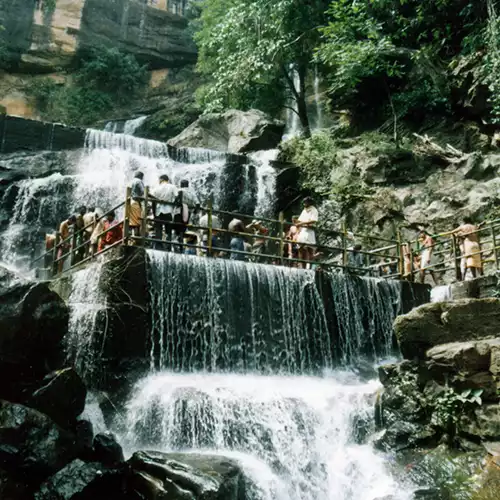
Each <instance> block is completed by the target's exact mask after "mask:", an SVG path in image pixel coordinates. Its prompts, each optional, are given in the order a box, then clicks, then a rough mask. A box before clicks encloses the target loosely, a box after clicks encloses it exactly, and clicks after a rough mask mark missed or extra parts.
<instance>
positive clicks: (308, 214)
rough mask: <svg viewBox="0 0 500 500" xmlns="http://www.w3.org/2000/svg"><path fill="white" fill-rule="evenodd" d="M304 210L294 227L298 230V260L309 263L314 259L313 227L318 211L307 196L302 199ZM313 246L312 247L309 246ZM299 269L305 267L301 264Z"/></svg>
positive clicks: (314, 241) (314, 238)
mask: <svg viewBox="0 0 500 500" xmlns="http://www.w3.org/2000/svg"><path fill="white" fill-rule="evenodd" d="M303 204H304V210H302V213H301V214H300V216H299V219H298V221H297V223H296V226H297V227H298V228H299V235H298V236H297V243H298V244H299V259H302V260H308V261H311V260H313V258H314V252H315V247H314V245H316V232H315V231H314V226H315V225H316V223H317V222H318V217H319V214H318V210H317V208H316V207H315V206H314V205H313V200H312V198H310V197H309V196H308V197H307V198H304V201H303ZM311 245H313V246H311ZM301 267H305V266H304V265H303V263H301Z"/></svg>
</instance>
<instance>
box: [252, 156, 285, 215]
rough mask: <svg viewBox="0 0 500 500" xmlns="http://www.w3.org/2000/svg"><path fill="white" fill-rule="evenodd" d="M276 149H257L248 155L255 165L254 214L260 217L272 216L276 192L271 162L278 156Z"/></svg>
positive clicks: (274, 173)
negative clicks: (255, 201)
mask: <svg viewBox="0 0 500 500" xmlns="http://www.w3.org/2000/svg"><path fill="white" fill-rule="evenodd" d="M278 153H279V151H278V150H277V149H269V150H267V151H257V152H256V153H252V154H251V155H250V159H251V161H252V163H254V164H255V165H256V177H257V203H256V206H255V215H257V216H261V217H270V218H272V217H273V216H274V213H275V210H274V199H275V194H276V175H277V172H276V169H275V168H274V167H273V166H272V162H273V161H274V160H276V158H277V157H278Z"/></svg>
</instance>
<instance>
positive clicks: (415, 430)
mask: <svg viewBox="0 0 500 500" xmlns="http://www.w3.org/2000/svg"><path fill="white" fill-rule="evenodd" d="M435 438H436V432H435V431H434V430H433V429H432V428H431V427H428V426H425V425H421V424H417V423H414V422H404V421H401V422H395V423H393V424H392V425H391V426H390V427H388V428H387V429H385V430H383V431H382V432H380V433H379V434H378V435H377V437H376V439H375V440H374V445H375V446H376V448H378V449H379V450H382V451H389V450H392V451H401V450H404V449H406V448H409V447H414V446H417V445H422V444H423V443H425V442H432V441H434V440H435Z"/></svg>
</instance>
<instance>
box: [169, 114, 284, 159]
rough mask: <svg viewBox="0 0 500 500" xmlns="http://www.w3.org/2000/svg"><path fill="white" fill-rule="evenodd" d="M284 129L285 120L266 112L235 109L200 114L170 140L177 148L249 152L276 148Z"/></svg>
mask: <svg viewBox="0 0 500 500" xmlns="http://www.w3.org/2000/svg"><path fill="white" fill-rule="evenodd" d="M284 130H285V124H284V123H282V122H280V121H277V120H271V119H270V118H269V117H267V115H266V114H265V113H263V112H262V111H258V110H250V111H239V110H235V109H231V110H229V111H226V112H225V113H210V114H206V115H202V116H200V117H199V118H198V120H196V121H195V122H194V123H192V124H191V125H190V126H189V127H187V128H186V129H185V130H183V131H182V132H181V133H180V134H179V135H178V136H176V137H174V138H173V139H170V140H169V141H168V144H169V145H170V146H173V147H177V148H182V147H192V148H206V149H215V150H217V151H223V152H227V153H245V152H249V151H258V150H263V149H274V148H276V147H277V146H278V144H279V143H280V141H281V137H282V135H283V132H284Z"/></svg>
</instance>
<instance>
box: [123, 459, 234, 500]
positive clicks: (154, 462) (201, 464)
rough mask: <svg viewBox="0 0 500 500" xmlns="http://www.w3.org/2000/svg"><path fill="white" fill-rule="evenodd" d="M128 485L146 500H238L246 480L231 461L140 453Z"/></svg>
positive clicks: (134, 462)
mask: <svg viewBox="0 0 500 500" xmlns="http://www.w3.org/2000/svg"><path fill="white" fill-rule="evenodd" d="M129 464H130V466H131V468H132V474H131V478H130V482H131V484H130V485H129V486H130V487H131V488H133V489H134V490H135V491H137V492H138V493H139V495H142V496H141V498H143V499H144V500H154V499H160V498H165V499H167V498H172V499H179V500H180V499H186V500H188V499H189V500H191V499H192V500H195V499H196V500H209V499H210V500H238V499H239V498H242V491H243V488H244V477H243V473H242V471H241V468H240V466H239V465H238V464H237V463H236V462H235V461H234V460H232V459H229V458H226V457H222V456H213V455H199V454H194V453H193V454H191V453H159V452H151V451H148V452H142V451H141V452H137V453H134V455H133V456H132V458H131V459H130V460H129Z"/></svg>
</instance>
